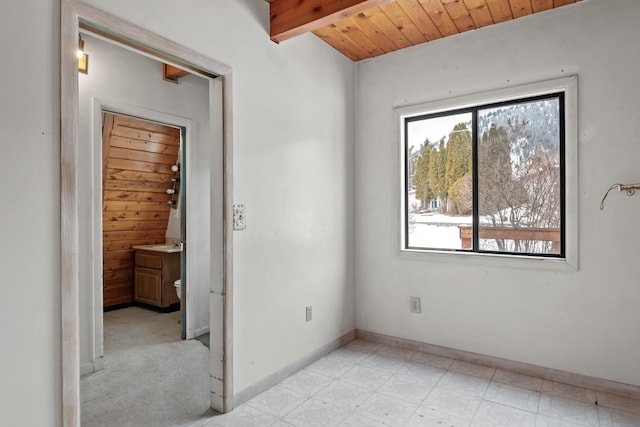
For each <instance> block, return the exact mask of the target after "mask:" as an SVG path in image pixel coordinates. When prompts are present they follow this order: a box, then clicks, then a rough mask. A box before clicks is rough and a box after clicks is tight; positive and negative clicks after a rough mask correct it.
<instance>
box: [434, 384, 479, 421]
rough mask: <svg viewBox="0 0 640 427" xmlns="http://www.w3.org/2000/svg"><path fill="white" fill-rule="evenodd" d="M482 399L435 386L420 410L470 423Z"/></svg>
mask: <svg viewBox="0 0 640 427" xmlns="http://www.w3.org/2000/svg"><path fill="white" fill-rule="evenodd" d="M481 402H482V399H480V398H479V397H473V396H469V395H468V394H463V393H460V392H459V391H456V390H451V389H448V388H444V387H439V386H437V387H436V388H434V389H433V390H432V391H431V393H429V396H427V398H426V399H425V400H424V403H423V404H422V408H425V409H432V410H434V411H437V412H441V413H443V414H447V415H451V416H453V417H457V418H462V419H465V420H468V421H471V419H472V418H473V416H474V415H475V414H476V410H477V409H478V406H480V403H481Z"/></svg>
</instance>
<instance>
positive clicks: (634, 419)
mask: <svg viewBox="0 0 640 427" xmlns="http://www.w3.org/2000/svg"><path fill="white" fill-rule="evenodd" d="M598 413H599V415H600V426H601V427H638V426H640V414H637V413H633V412H627V411H620V410H617V409H608V408H602V407H600V408H598Z"/></svg>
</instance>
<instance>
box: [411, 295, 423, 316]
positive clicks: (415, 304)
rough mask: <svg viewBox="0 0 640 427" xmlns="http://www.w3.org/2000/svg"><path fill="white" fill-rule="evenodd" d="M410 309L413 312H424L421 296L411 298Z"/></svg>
mask: <svg viewBox="0 0 640 427" xmlns="http://www.w3.org/2000/svg"><path fill="white" fill-rule="evenodd" d="M409 309H410V310H411V312H412V313H422V307H421V306H420V297H410V298H409Z"/></svg>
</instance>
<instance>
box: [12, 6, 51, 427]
mask: <svg viewBox="0 0 640 427" xmlns="http://www.w3.org/2000/svg"><path fill="white" fill-rule="evenodd" d="M9 3H10V5H9ZM0 7H1V8H2V13H0V52H1V53H2V57H3V60H2V61H0V72H1V73H2V75H3V76H4V77H3V78H2V80H0V94H1V95H0V98H1V99H2V102H0V129H2V137H1V138H0V149H1V150H2V155H0V177H1V179H2V183H3V184H2V189H1V190H0V195H1V196H2V199H3V200H4V201H5V206H4V207H3V209H2V216H1V218H2V220H1V221H0V236H1V238H2V240H3V242H4V244H2V245H0V272H2V280H3V282H4V285H3V289H5V291H6V294H5V299H4V302H3V304H2V305H3V307H2V310H0V331H1V332H0V337H2V344H1V345H2V350H1V351H0V377H1V378H2V381H1V383H0V401H1V402H2V411H1V412H2V423H3V424H7V425H34V426H35V425H41V426H46V425H52V420H54V421H53V422H55V420H59V419H60V418H61V414H62V411H61V397H60V390H61V374H60V367H61V358H60V351H61V350H60V280H59V277H60V255H59V253H60V231H59V230H60V214H59V211H60V209H59V199H60V190H59V188H60V186H59V180H60V178H59V177H60V168H59V160H60V148H59V146H60V132H59V127H60V124H59V123H60V122H59V117H60V110H59V107H58V105H59V95H58V93H59V90H58V81H59V76H60V73H59V72H58V69H59V65H58V64H59V60H58V57H59V47H58V46H59V43H58V39H59V36H58V34H59V28H60V26H59V23H58V21H59V13H58V10H59V2H58V1H55V0H54V1H41V0H26V1H21V2H6V1H3V2H2V6H0ZM18 35H20V36H19V37H18ZM18 40H19V42H18ZM18 64H19V65H18ZM34 405H37V409H35V410H34Z"/></svg>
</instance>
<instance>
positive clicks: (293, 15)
mask: <svg viewBox="0 0 640 427" xmlns="http://www.w3.org/2000/svg"><path fill="white" fill-rule="evenodd" d="M267 1H268V2H269V3H270V5H269V7H270V21H271V29H270V37H271V40H273V41H274V42H276V43H280V42H281V41H284V40H287V39H290V38H292V37H295V36H298V35H300V34H304V33H308V32H310V31H315V30H318V29H320V28H322V27H326V26H327V25H330V24H333V23H335V22H336V21H338V20H341V19H345V18H349V17H351V16H354V15H356V14H358V13H361V12H364V11H365V10H367V9H370V8H372V7H376V6H379V5H381V4H384V3H388V2H390V1H392V0H267Z"/></svg>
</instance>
